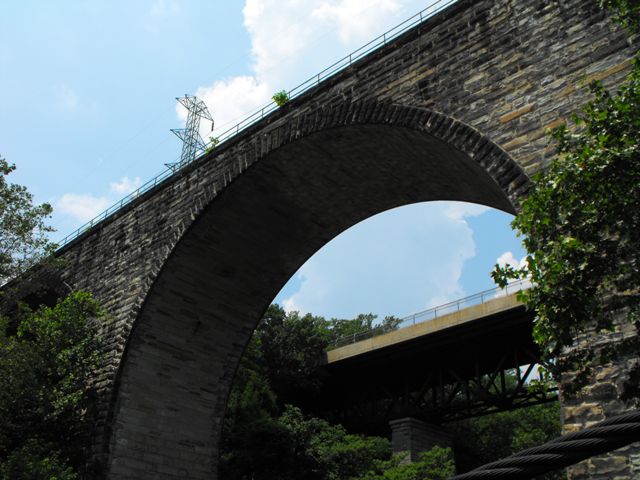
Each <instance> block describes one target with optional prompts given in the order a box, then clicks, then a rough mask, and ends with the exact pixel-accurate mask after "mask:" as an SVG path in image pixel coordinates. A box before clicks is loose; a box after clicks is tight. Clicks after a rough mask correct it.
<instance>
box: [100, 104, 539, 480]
mask: <svg viewBox="0 0 640 480" xmlns="http://www.w3.org/2000/svg"><path fill="white" fill-rule="evenodd" d="M259 141H260V142H261V144H262V145H263V146H264V147H265V148H262V149H261V150H260V154H259V156H257V157H256V158H255V159H254V160H253V162H252V163H253V164H252V166H250V167H249V168H248V169H247V170H245V171H244V172H243V173H242V174H241V175H238V176H237V177H236V178H235V179H233V180H232V181H231V182H230V183H229V184H228V185H227V186H226V187H225V188H224V189H223V190H222V191H221V192H220V194H219V195H217V196H215V197H214V198H213V199H212V200H211V201H210V202H209V203H207V204H203V205H202V207H201V208H200V211H199V212H197V213H196V212H194V214H193V222H192V223H191V224H190V225H189V226H188V227H186V228H185V229H184V233H183V234H182V235H181V236H180V239H179V241H178V242H177V243H176V245H175V247H174V248H173V249H172V251H171V253H170V254H169V255H168V258H166V260H164V261H163V263H162V266H161V268H160V269H159V271H158V274H157V276H156V278H155V280H154V282H153V285H152V286H151V288H150V289H149V292H148V294H147V295H146V297H145V298H144V300H143V304H142V306H141V308H140V313H139V314H138V316H137V319H136V321H135V323H134V324H133V326H132V331H131V333H129V334H128V335H126V337H125V338H126V342H125V343H126V348H125V351H124V354H123V357H122V360H121V361H120V368H119V375H118V382H117V390H115V391H114V395H113V403H112V404H111V406H110V407H111V410H110V411H111V415H110V417H111V418H110V422H109V423H110V424H111V425H112V429H111V432H110V433H111V438H110V439H109V444H108V445H109V460H108V471H109V478H131V477H136V478H145V476H149V478H151V477H153V478H203V479H204V478H214V477H215V472H216V461H217V458H216V457H217V442H218V436H219V432H220V428H221V421H222V418H223V416H224V409H225V404H226V398H227V392H228V389H229V388H230V385H231V381H232V379H233V375H234V372H235V369H236V366H237V362H238V361H239V358H240V355H241V354H242V351H243V349H244V346H245V345H246V343H247V342H248V340H249V338H250V336H251V334H252V332H253V329H254V328H255V326H256V324H257V321H258V320H259V318H260V316H261V314H262V312H263V311H264V310H265V309H266V307H267V306H268V304H269V303H270V302H271V300H272V299H273V297H274V296H275V294H276V293H277V291H278V290H279V289H280V287H281V286H282V285H283V284H284V283H285V282H286V281H287V280H288V278H289V277H290V276H291V275H292V274H293V273H294V272H295V271H296V270H297V268H298V267H299V266H300V265H301V264H302V263H303V262H304V261H305V260H306V259H307V258H309V257H310V256H311V255H312V254H313V253H314V252H315V251H316V250H318V249H319V248H321V247H322V246H323V245H324V244H326V243H327V242H328V241H329V240H331V239H332V238H333V237H335V236H336V235H337V234H339V233H341V232H342V231H344V230H345V229H346V228H348V227H350V226H352V225H354V224H355V223H358V222H359V221H361V220H363V219H365V218H367V217H369V216H371V215H374V214H376V213H379V212H381V211H384V210H387V209H390V208H394V207H397V206H400V205H404V204H409V203H414V202H421V201H429V200H461V201H468V202H475V203H482V204H485V205H489V206H492V207H495V208H499V209H502V210H505V211H509V212H512V213H513V212H514V209H515V205H516V204H517V199H518V197H519V196H520V195H522V194H523V193H524V191H525V190H526V188H527V185H528V179H527V177H526V175H525V174H524V173H523V171H522V169H521V168H520V167H519V166H518V165H517V164H516V163H515V162H514V161H513V160H512V159H511V158H510V157H509V155H508V154H506V152H504V150H502V149H501V148H499V147H498V146H496V145H495V144H494V143H492V142H491V141H489V140H488V139H487V138H485V137H483V136H482V135H481V134H480V133H478V132H477V131H475V130H474V129H472V128H470V127H469V126H467V125H464V124H462V123H460V122H458V121H456V120H454V119H451V118H449V117H447V116H445V115H442V114H439V113H435V112H431V111H429V110H426V109H421V108H413V107H403V106H398V105H393V104H388V103H387V104H384V103H376V102H363V103H360V104H345V105H341V106H339V107H337V108H325V109H319V110H317V111H310V112H307V113H305V114H304V115H302V116H300V117H294V118H292V119H291V120H290V121H289V123H287V124H282V125H279V126H277V127H275V128H273V129H271V130H269V131H268V132H267V133H266V134H265V135H263V136H262V137H261V138H260V139H259ZM249 149H250V150H252V151H256V146H255V145H253V146H250V147H249ZM151 452H153V453H151Z"/></svg>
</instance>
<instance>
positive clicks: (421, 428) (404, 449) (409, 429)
mask: <svg viewBox="0 0 640 480" xmlns="http://www.w3.org/2000/svg"><path fill="white" fill-rule="evenodd" d="M389 426H390V427H391V448H392V450H393V453H394V454H395V455H402V456H404V458H403V459H402V462H401V463H413V462H416V461H418V460H420V453H422V452H426V451H428V450H431V449H432V448H433V447H449V448H453V436H452V435H451V433H449V432H447V430H445V429H444V428H442V427H440V426H438V425H432V424H429V423H426V422H423V421H422V420H419V419H417V418H414V417H404V418H398V419H395V420H391V421H390V422H389Z"/></svg>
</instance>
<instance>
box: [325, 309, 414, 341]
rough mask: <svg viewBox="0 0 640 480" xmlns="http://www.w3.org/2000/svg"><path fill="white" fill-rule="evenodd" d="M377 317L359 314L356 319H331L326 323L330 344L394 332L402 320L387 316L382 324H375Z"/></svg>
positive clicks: (371, 314)
mask: <svg viewBox="0 0 640 480" xmlns="http://www.w3.org/2000/svg"><path fill="white" fill-rule="evenodd" d="M377 318H378V316H377V315H374V314H373V313H361V314H359V315H358V316H357V317H356V318H353V319H349V320H345V319H337V318H332V319H331V320H329V321H328V322H327V327H328V328H329V337H330V342H335V341H336V340H339V339H346V338H349V337H353V338H356V339H357V338H360V337H367V338H368V337H371V336H375V335H382V334H383V333H386V332H390V331H392V330H396V329H397V328H398V327H399V326H400V323H401V322H402V319H400V318H398V317H395V316H393V315H389V316H386V317H384V319H383V320H382V322H379V323H376V319H377Z"/></svg>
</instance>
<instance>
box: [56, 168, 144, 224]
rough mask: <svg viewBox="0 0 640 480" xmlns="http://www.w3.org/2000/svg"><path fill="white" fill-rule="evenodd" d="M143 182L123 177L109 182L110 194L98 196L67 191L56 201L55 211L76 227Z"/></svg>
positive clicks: (136, 178) (137, 178) (138, 179)
mask: <svg viewBox="0 0 640 480" xmlns="http://www.w3.org/2000/svg"><path fill="white" fill-rule="evenodd" d="M140 184H141V181H140V178H139V177H135V178H133V179H130V178H129V177H122V178H121V179H120V180H118V181H117V182H111V183H110V184H109V193H108V195H102V196H96V195H90V194H78V193H71V192H69V193H65V194H64V195H62V197H60V199H58V200H57V201H55V202H53V203H54V207H55V208H54V212H56V213H60V214H62V215H63V216H65V217H67V218H68V219H69V220H71V222H70V227H72V228H75V227H78V226H80V225H81V224H83V223H86V222H88V221H89V220H91V219H93V218H95V217H96V216H98V215H99V214H101V213H102V212H104V211H105V210H106V209H107V208H108V207H110V206H111V205H113V204H114V203H115V202H116V201H117V200H118V199H119V198H121V197H123V196H124V195H127V194H128V193H131V192H133V191H134V190H135V189H137V188H138V187H139V186H140Z"/></svg>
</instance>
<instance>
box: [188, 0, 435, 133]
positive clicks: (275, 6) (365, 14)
mask: <svg viewBox="0 0 640 480" xmlns="http://www.w3.org/2000/svg"><path fill="white" fill-rule="evenodd" d="M421 8H424V6H423V4H422V3H421V2H420V1H418V0H372V1H371V2H367V3H362V2H359V0H246V1H245V4H244V8H243V10H242V12H243V15H244V26H245V28H246V29H247V32H248V34H249V37H250V40H251V57H252V65H251V67H250V69H251V74H250V75H243V76H237V77H232V78H228V79H224V80H220V79H217V80H215V81H214V82H213V83H212V84H211V85H208V86H201V87H199V88H198V89H197V91H196V96H198V97H199V98H201V99H203V100H204V102H205V103H206V104H207V106H208V107H209V110H210V111H211V113H212V115H213V118H214V119H215V124H216V129H215V133H214V135H220V134H221V133H223V132H224V131H226V130H227V129H229V128H230V127H232V126H233V125H235V124H236V123H237V122H238V121H239V120H240V119H242V118H243V117H244V116H245V115H246V114H249V113H253V111H255V110H256V109H257V108H259V107H261V106H263V105H265V104H268V103H269V102H270V101H271V96H272V95H273V94H274V93H275V92H276V91H279V90H283V89H284V90H290V89H292V88H294V87H295V86H296V85H298V84H300V83H302V82H303V81H305V80H307V79H308V78H309V77H311V76H313V75H315V74H316V73H318V72H319V71H321V70H323V69H324V68H326V67H328V66H329V65H331V64H332V63H334V62H335V61H337V60H339V59H340V58H341V57H343V56H344V55H347V54H348V53H349V52H350V51H352V50H354V49H356V48H358V47H360V46H361V45H362V44H364V43H366V42H367V41H369V40H371V39H372V38H374V37H375V36H377V35H380V34H382V32H383V31H384V30H386V29H388V28H390V27H393V26H395V25H396V24H398V23H400V22H401V21H402V20H404V19H405V18H404V17H406V16H408V12H409V13H415V12H417V11H419V10H420V9H421ZM353 19H357V21H354V20H353ZM176 111H177V114H178V118H180V119H181V120H182V121H184V120H186V112H185V111H184V109H182V108H179V107H177V108H176ZM201 134H202V135H203V137H205V136H206V135H208V134H209V132H208V131H206V129H205V128H203V129H201Z"/></svg>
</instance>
